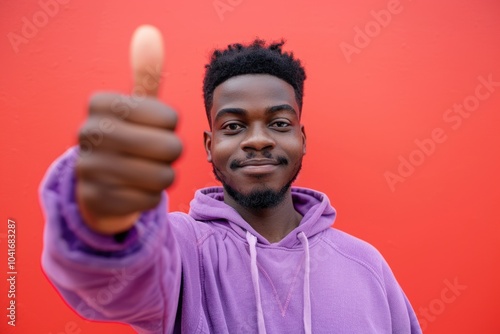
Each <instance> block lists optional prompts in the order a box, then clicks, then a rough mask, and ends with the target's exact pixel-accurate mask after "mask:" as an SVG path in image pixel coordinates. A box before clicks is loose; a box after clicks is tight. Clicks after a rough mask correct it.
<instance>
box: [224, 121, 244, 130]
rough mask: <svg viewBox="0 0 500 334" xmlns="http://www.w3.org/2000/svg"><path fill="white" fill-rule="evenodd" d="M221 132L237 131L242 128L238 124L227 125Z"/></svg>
mask: <svg viewBox="0 0 500 334" xmlns="http://www.w3.org/2000/svg"><path fill="white" fill-rule="evenodd" d="M222 129H223V130H228V131H238V130H241V129H243V126H242V125H241V124H238V123H228V124H226V125H224V126H223V127H222Z"/></svg>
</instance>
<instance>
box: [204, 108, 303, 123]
mask: <svg viewBox="0 0 500 334" xmlns="http://www.w3.org/2000/svg"><path fill="white" fill-rule="evenodd" d="M278 111H287V112H290V113H293V114H296V115H298V114H297V112H296V111H295V109H293V107H292V106H291V105H289V104H280V105H277V106H271V107H267V108H266V114H273V113H276V112H278ZM227 114H232V115H239V116H245V115H246V114H247V111H246V110H245V109H243V108H223V109H221V110H219V111H217V114H216V115H215V119H214V121H217V120H218V119H220V118H221V117H223V116H225V115H227Z"/></svg>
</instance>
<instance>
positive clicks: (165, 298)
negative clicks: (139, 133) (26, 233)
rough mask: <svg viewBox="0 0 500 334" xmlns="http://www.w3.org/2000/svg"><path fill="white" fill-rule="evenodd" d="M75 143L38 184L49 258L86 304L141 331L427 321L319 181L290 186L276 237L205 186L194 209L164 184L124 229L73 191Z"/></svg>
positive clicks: (82, 307)
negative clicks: (98, 217) (290, 224)
mask: <svg viewBox="0 0 500 334" xmlns="http://www.w3.org/2000/svg"><path fill="white" fill-rule="evenodd" d="M77 154H78V149H76V148H74V149H71V150H69V151H68V152H66V153H65V154H64V155H63V156H62V157H61V158H59V159H58V160H57V161H56V162H55V163H54V164H53V165H52V166H51V167H50V169H49V171H48V172H47V175H46V177H45V179H44V181H43V183H42V186H41V200H42V204H43V208H44V212H45V217H46V225H45V232H44V250H43V255H42V265H43V268H44V270H45V272H46V274H47V276H48V277H49V279H50V280H51V281H52V283H53V285H54V286H55V287H56V288H57V290H58V291H59V292H60V294H61V295H62V297H63V298H64V299H65V300H66V301H67V302H68V303H69V304H70V305H71V306H72V307H73V308H74V309H75V310H76V312H78V313H79V314H80V315H81V316H83V317H85V318H88V319H95V320H100V321H114V322H115V321H116V322H124V323H128V324H130V325H131V326H133V328H134V329H135V330H136V331H137V332H138V333H148V334H149V333H155V334H163V333H172V332H182V333H259V334H262V333H341V334H349V333H353V334H354V333H355V334H360V333H363V334H368V333H384V334H386V333H398V334H404V333H421V330H420V327H419V325H418V322H417V319H416V317H415V313H414V312H413V309H412V307H411V305H410V303H409V302H408V299H407V298H406V296H405V294H404V293H403V291H402V289H401V287H400V286H399V284H398V283H397V281H396V279H395V278H394V275H393V274H392V272H391V270H390V268H389V266H388V265H387V263H386V262H385V260H384V259H383V257H382V256H381V255H380V253H379V252H378V251H377V250H376V249H375V248H374V247H372V246H371V245H369V244H367V243H366V242H364V241H361V240H359V239H357V238H355V237H353V236H350V235H348V234H346V233H344V232H341V231H339V230H337V229H335V228H333V227H332V226H331V225H332V224H333V221H334V219H335V210H334V209H333V208H332V206H331V205H330V203H329V200H328V198H327V197H326V196H325V195H324V194H322V193H319V192H316V191H313V190H310V189H305V188H292V194H293V199H294V204H295V208H296V210H297V211H298V212H300V213H301V214H302V215H303V219H302V221H301V223H300V225H299V226H298V227H297V228H296V229H295V230H293V231H292V232H291V233H290V234H288V235H287V236H286V237H285V238H284V239H282V240H281V241H280V242H278V243H273V244H270V243H269V242H268V241H267V240H266V239H265V238H263V237H262V236H261V235H259V234H258V233H257V232H256V231H255V230H254V229H253V228H252V227H251V226H250V225H248V223H247V222H245V221H244V220H243V219H242V218H241V216H239V215H238V213H237V212H236V211H235V210H234V209H233V208H231V207H230V206H228V205H226V204H225V203H224V202H223V192H222V189H221V188H219V187H213V188H206V189H201V190H198V191H197V192H196V194H195V197H194V199H193V200H192V202H191V211H190V212H189V214H184V213H168V214H167V209H166V201H167V198H166V196H165V197H164V198H163V200H162V202H161V203H160V204H159V205H158V206H157V207H156V208H155V209H153V210H151V211H148V212H144V213H143V214H142V215H141V217H140V219H139V221H138V222H137V224H136V225H135V227H134V228H133V229H132V230H130V231H129V233H128V234H127V235H126V236H125V238H124V239H122V240H118V239H117V238H114V237H110V236H102V235H98V234H96V233H94V232H92V231H91V230H89V229H88V228H87V227H86V225H84V223H83V221H82V218H81V216H80V214H79V212H78V206H77V204H76V203H75V195H74V185H75V173H74V170H75V168H74V167H75V164H76V159H77Z"/></svg>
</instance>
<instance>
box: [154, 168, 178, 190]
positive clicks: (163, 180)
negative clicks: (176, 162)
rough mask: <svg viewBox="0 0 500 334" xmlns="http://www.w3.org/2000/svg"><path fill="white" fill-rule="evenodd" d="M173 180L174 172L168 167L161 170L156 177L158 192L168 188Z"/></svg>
mask: <svg viewBox="0 0 500 334" xmlns="http://www.w3.org/2000/svg"><path fill="white" fill-rule="evenodd" d="M174 179H175V172H174V170H173V169H172V168H171V167H170V166H168V167H166V168H162V169H161V170H160V173H159V176H158V186H159V188H160V189H159V190H160V191H161V190H163V189H165V188H167V187H168V186H170V185H171V184H172V183H173V182H174Z"/></svg>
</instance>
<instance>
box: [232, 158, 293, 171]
mask: <svg viewBox="0 0 500 334" xmlns="http://www.w3.org/2000/svg"><path fill="white" fill-rule="evenodd" d="M263 156H264V158H266V159H270V160H274V161H275V162H276V164H278V165H285V166H286V165H288V159H287V158H285V157H283V156H276V157H273V156H272V155H271V154H263ZM254 158H255V154H249V155H247V157H246V159H245V160H249V159H254ZM245 160H241V159H234V160H233V161H231V163H230V164H229V168H231V170H235V169H238V168H240V167H241V166H242V164H243V163H244V162H245Z"/></svg>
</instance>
